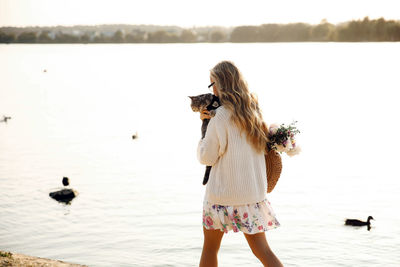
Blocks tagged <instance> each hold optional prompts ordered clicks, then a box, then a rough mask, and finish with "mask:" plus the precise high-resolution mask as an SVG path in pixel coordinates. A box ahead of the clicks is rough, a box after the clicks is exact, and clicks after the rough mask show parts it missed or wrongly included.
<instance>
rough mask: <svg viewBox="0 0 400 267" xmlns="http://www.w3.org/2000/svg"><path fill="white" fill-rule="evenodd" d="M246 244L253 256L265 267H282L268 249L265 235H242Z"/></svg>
mask: <svg viewBox="0 0 400 267" xmlns="http://www.w3.org/2000/svg"><path fill="white" fill-rule="evenodd" d="M244 236H245V237H246V240H247V243H249V246H250V248H251V251H253V253H254V255H255V256H256V257H257V258H258V259H259V260H260V261H261V263H262V264H263V265H264V266H265V267H283V265H282V263H281V262H280V261H279V259H278V258H277V257H276V256H275V254H274V253H273V252H272V251H271V249H270V248H269V245H268V243H267V238H266V237H265V233H264V232H262V233H258V234H254V235H249V234H244Z"/></svg>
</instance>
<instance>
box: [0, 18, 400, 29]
mask: <svg viewBox="0 0 400 267" xmlns="http://www.w3.org/2000/svg"><path fill="white" fill-rule="evenodd" d="M365 18H368V19H369V20H379V19H384V20H385V21H390V20H393V21H397V22H400V19H388V18H385V17H383V16H381V17H377V18H370V17H369V16H364V17H363V18H357V19H350V20H346V21H341V22H336V23H332V22H329V20H328V19H326V18H323V19H321V20H320V22H319V23H309V22H303V21H297V22H286V23H278V22H266V23H258V24H251V23H249V24H240V25H239V24H238V25H231V26H222V25H193V26H182V25H177V24H147V23H139V24H135V23H99V24H55V25H25V26H12V25H3V26H0V28H46V27H77V26H91V27H95V26H116V25H124V26H161V27H178V28H183V29H192V28H206V27H220V28H235V27H241V26H261V25H265V24H278V25H285V24H297V23H303V24H308V25H319V24H322V22H323V21H326V23H329V24H332V25H339V24H343V23H348V22H351V21H361V20H364V19H365Z"/></svg>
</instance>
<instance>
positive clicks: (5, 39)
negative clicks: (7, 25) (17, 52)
mask: <svg viewBox="0 0 400 267" xmlns="http://www.w3.org/2000/svg"><path fill="white" fill-rule="evenodd" d="M14 41H15V35H14V34H13V33H10V34H7V33H5V32H2V31H0V43H13V42H14Z"/></svg>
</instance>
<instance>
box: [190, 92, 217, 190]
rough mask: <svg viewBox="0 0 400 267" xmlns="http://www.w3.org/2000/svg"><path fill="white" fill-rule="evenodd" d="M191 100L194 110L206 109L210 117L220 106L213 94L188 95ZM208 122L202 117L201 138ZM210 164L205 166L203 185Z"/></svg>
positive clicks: (208, 175)
mask: <svg viewBox="0 0 400 267" xmlns="http://www.w3.org/2000/svg"><path fill="white" fill-rule="evenodd" d="M189 98H190V99H191V100H192V102H191V104H190V106H191V108H192V110H193V111H194V112H202V111H203V110H205V109H206V110H208V111H209V112H210V113H209V114H210V116H211V117H214V116H215V113H216V111H215V110H216V109H217V108H218V107H219V106H221V102H220V101H219V98H218V97H217V96H215V95H213V94H210V93H208V94H202V95H198V96H189ZM209 122H210V120H209V119H204V120H203V124H202V125H201V138H202V139H203V138H204V136H206V131H207V126H208V123H209ZM210 171H211V166H207V167H206V172H205V173H204V178H203V185H206V184H207V182H208V178H209V177H210Z"/></svg>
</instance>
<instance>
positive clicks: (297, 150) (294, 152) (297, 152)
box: [286, 146, 301, 157]
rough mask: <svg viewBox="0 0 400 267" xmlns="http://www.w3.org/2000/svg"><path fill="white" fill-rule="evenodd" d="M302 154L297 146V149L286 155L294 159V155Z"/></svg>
mask: <svg viewBox="0 0 400 267" xmlns="http://www.w3.org/2000/svg"><path fill="white" fill-rule="evenodd" d="M300 152H301V148H300V147H299V146H296V147H295V148H293V149H290V150H289V151H287V152H286V154H287V155H288V156H289V157H293V156H294V155H297V154H299V153H300Z"/></svg>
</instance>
